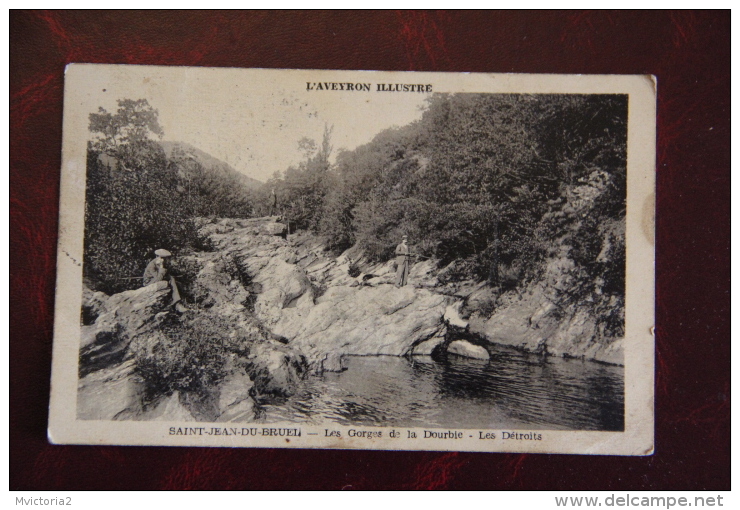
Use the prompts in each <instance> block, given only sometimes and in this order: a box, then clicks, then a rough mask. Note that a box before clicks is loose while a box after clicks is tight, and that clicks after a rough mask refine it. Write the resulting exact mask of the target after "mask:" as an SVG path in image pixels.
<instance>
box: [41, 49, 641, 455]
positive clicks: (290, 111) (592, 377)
mask: <svg viewBox="0 0 740 510" xmlns="http://www.w3.org/2000/svg"><path fill="white" fill-rule="evenodd" d="M654 151H655V83H654V81H653V80H652V79H651V77H649V76H558V75H483V74H480V75H475V74H455V73H411V72H405V73H400V72H372V71H305V70H303V71H290V70H260V69H208V68H200V69H198V68H184V67H181V68H178V67H147V66H120V65H87V64H73V65H70V66H68V68H67V71H66V80H65V111H64V142H63V163H62V166H63V168H62V190H61V202H60V203H61V207H60V210H61V213H60V242H59V253H58V267H59V277H58V282H57V302H56V322H55V338H54V362H53V374H52V398H51V407H50V426H49V437H50V440H51V441H52V442H56V443H62V444H68V443H74V444H137V445H188V446H198V445H200V446H243V447H249V446H261V447H289V448H363V449H387V450H391V449H399V450H450V451H455V450H461V451H462V450H466V451H514V452H543V453H584V454H604V453H607V454H609V453H611V454H621V455H646V454H650V453H651V452H652V448H653V407H652V406H653V371H654V361H653V335H652V330H651V327H652V326H653V302H654V291H653V280H654V273H653V260H654V257H653V250H654V246H653V222H654V216H653V210H654V198H653V197H654V182H655V177H654V171H655V152H654Z"/></svg>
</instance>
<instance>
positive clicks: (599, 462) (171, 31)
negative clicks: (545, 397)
mask: <svg viewBox="0 0 740 510" xmlns="http://www.w3.org/2000/svg"><path fill="white" fill-rule="evenodd" d="M68 62H102V63H121V64H164V65H194V66H229V67H268V68H309V69H311V68H313V69H381V70H399V71H406V70H421V71H471V72H518V73H619V74H646V73H650V74H654V75H656V76H657V77H658V91H659V92H658V98H659V99H658V161H657V168H658V170H657V172H658V190H657V209H658V210H657V310H656V314H657V320H656V322H657V366H656V368H657V387H656V396H655V399H656V402H657V411H656V419H657V425H656V453H655V455H653V456H651V457H634V458H629V457H627V458H620V457H605V456H602V457H594V456H571V455H509V454H482V453H420V452H374V451H354V452H353V451H322V450H269V449H228V448H213V449H209V448H141V447H114V446H52V445H50V444H48V443H47V441H46V423H47V405H48V398H49V373H50V364H51V344H52V318H53V309H54V279H55V257H56V244H55V243H56V237H57V215H58V206H57V200H58V193H59V190H58V188H59V171H60V154H61V126H62V91H63V71H64V65H65V64H67V63H68ZM10 133H11V137H10V220H11V221H10V301H11V307H10V319H11V326H10V328H11V338H10V488H11V489H93V488H94V489H185V488H188V489H206V488H219V489H265V488H295V489H298V488H309V489H318V488H324V489H339V488H342V487H351V488H354V489H373V488H419V489H432V488H490V489H494V488H499V489H609V490H627V489H632V490H634V489H638V488H640V489H668V488H671V489H705V488H706V489H729V487H730V322H729V317H730V310H729V306H730V296H729V287H730V286H729V280H730V259H729V256H730V230H729V223H730V222H729V214H730V14H729V12H690V11H681V12H486V13H480V12H226V13H221V12H214V13H212V12H187V13H172V12H74V11H71V12H69V11H67V12H53V11H52V12H41V11H32V12H27V11H12V12H11V13H10Z"/></svg>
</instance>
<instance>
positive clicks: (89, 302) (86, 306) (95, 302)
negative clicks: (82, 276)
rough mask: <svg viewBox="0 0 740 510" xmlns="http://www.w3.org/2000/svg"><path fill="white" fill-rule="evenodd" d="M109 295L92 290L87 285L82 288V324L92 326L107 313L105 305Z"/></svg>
mask: <svg viewBox="0 0 740 510" xmlns="http://www.w3.org/2000/svg"><path fill="white" fill-rule="evenodd" d="M107 301H108V295H107V294H104V293H102V292H97V291H94V290H90V289H89V288H88V287H87V285H84V284H83V286H82V324H84V325H90V324H92V323H94V322H95V321H96V320H97V318H98V317H99V316H100V315H101V314H102V313H104V312H105V303H106V302H107Z"/></svg>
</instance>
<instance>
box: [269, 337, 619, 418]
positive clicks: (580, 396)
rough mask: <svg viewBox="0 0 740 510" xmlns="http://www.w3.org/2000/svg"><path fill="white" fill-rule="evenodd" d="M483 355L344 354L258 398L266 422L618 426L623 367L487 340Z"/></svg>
mask: <svg viewBox="0 0 740 510" xmlns="http://www.w3.org/2000/svg"><path fill="white" fill-rule="evenodd" d="M488 350H489V352H490V353H491V360H490V361H481V360H474V359H467V358H459V357H456V356H450V357H449V359H448V360H446V361H439V362H437V361H433V360H432V359H431V358H428V357H425V356H424V357H419V356H416V357H413V358H410V359H407V358H398V357H394V356H367V357H357V356H352V357H348V358H346V361H347V366H348V370H347V371H345V372H341V373H325V374H322V375H318V376H311V377H308V378H307V379H306V380H305V381H303V383H302V385H301V386H300V388H299V390H298V392H297V393H296V395H294V396H293V397H291V398H289V399H285V400H282V401H279V402H275V401H272V402H270V403H263V407H264V420H265V421H266V422H276V421H291V422H305V423H312V424H320V423H324V422H327V421H329V422H336V423H339V424H342V425H376V426H402V427H403V426H405V427H414V426H416V427H422V426H424V427H439V428H444V427H450V428H453V427H457V428H504V427H506V428H516V427H530V426H537V427H538V428H540V429H543V428H544V429H572V430H623V429H624V379H623V378H624V368H623V367H618V366H611V365H604V364H600V363H595V362H590V361H582V360H575V359H563V358H554V357H542V356H538V355H533V354H526V353H522V352H519V351H516V350H513V349H508V348H505V347H498V346H491V347H489V348H488Z"/></svg>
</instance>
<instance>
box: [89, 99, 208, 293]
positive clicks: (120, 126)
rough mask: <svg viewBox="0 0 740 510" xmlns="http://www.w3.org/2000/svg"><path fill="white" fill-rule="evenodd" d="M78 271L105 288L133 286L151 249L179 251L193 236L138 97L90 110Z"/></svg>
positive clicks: (154, 125)
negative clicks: (80, 266)
mask: <svg viewBox="0 0 740 510" xmlns="http://www.w3.org/2000/svg"><path fill="white" fill-rule="evenodd" d="M89 130H90V132H91V133H92V134H93V140H91V141H90V143H89V144H88V158H87V188H86V204H85V252H84V253H85V256H84V273H85V276H86V277H87V278H88V281H89V282H90V284H91V285H92V286H93V287H94V288H96V289H98V290H103V291H105V292H109V293H111V292H120V291H121V290H125V289H127V288H132V287H134V286H136V285H137V281H136V280H133V279H132V278H134V277H136V276H139V275H141V274H142V272H143V270H144V267H145V266H146V263H147V260H148V259H149V258H151V257H152V256H153V251H154V250H155V249H157V248H162V247H165V248H167V249H169V250H179V249H182V248H184V247H186V246H187V245H188V244H189V243H190V242H192V240H193V239H194V237H195V227H194V224H193V222H192V220H191V218H190V217H189V215H188V214H187V205H188V204H187V202H186V200H185V199H184V197H183V196H182V193H181V191H179V189H178V188H180V186H179V184H180V182H179V179H178V175H177V170H176V169H175V168H173V167H172V166H170V165H168V161H167V157H166V155H165V153H164V150H163V149H162V147H161V146H160V144H159V143H157V142H156V141H155V140H154V139H153V138H154V137H160V136H161V135H162V129H161V127H160V125H159V121H158V119H157V111H156V110H154V109H153V108H152V107H151V106H150V105H149V103H148V102H147V100H146V99H140V100H137V101H133V100H130V99H123V100H119V101H118V110H117V112H116V113H115V114H110V113H108V112H106V111H105V110H104V109H102V108H101V109H100V110H99V111H98V113H93V114H91V115H90V124H89Z"/></svg>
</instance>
